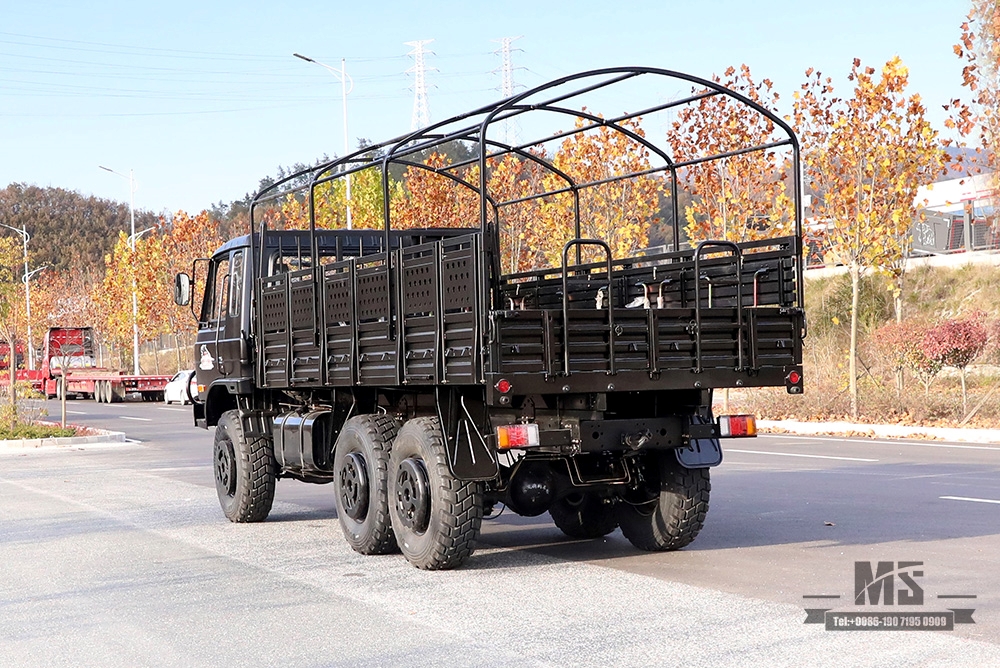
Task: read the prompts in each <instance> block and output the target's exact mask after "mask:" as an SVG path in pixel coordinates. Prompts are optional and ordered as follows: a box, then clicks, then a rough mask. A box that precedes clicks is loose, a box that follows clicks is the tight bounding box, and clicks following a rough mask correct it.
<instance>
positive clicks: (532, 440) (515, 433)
mask: <svg viewBox="0 0 1000 668" xmlns="http://www.w3.org/2000/svg"><path fill="white" fill-rule="evenodd" d="M538 444H539V441H538V425H537V424H508V425H503V426H501V427H497V448H499V449H500V450H509V449H511V448H530V447H532V446H535V445H538Z"/></svg>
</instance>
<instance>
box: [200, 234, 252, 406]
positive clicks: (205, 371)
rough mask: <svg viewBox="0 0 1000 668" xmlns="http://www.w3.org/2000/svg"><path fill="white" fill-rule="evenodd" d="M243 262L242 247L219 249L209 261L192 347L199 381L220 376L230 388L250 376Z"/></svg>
mask: <svg viewBox="0 0 1000 668" xmlns="http://www.w3.org/2000/svg"><path fill="white" fill-rule="evenodd" d="M246 266H247V249H246V248H235V249H233V250H230V251H227V252H224V253H220V254H218V255H216V256H215V257H214V258H212V261H211V263H210V264H209V268H208V275H207V276H206V283H205V297H204V301H203V303H202V312H201V317H200V318H199V325H198V342H197V346H196V349H195V367H196V368H197V372H198V382H199V384H200V385H205V386H206V387H209V386H211V385H212V383H214V382H216V381H218V380H219V379H224V380H225V381H227V385H230V384H232V387H230V390H231V391H234V390H236V389H237V386H236V384H237V383H238V381H241V380H247V379H249V378H250V375H251V368H250V359H249V357H250V356H249V346H248V344H247V336H248V332H249V330H250V328H249V322H248V312H249V294H248V291H247V290H246V289H245V288H246V280H247V276H246V273H247V272H246Z"/></svg>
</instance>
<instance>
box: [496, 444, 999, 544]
mask: <svg viewBox="0 0 1000 668" xmlns="http://www.w3.org/2000/svg"><path fill="white" fill-rule="evenodd" d="M713 474H714V475H713V480H712V499H711V504H710V509H709V512H708V517H707V520H706V522H705V528H704V529H703V530H702V532H701V534H700V535H699V536H698V538H697V539H695V541H694V542H693V543H692V544H691V545H689V546H687V547H686V548H684V552H704V551H710V550H729V549H739V548H751V547H761V546H779V545H794V544H802V545H804V546H806V547H809V546H816V547H828V546H831V545H844V546H848V545H853V546H863V545H876V544H880V543H890V542H894V541H907V542H933V541H943V540H949V539H956V538H970V537H979V536H992V535H997V534H1000V505H998V504H995V503H977V502H970V501H961V500H952V499H942V498H941V497H944V496H954V497H969V498H983V499H994V500H1000V467H994V466H982V465H978V466H977V465H960V464H937V463H935V464H917V463H900V464H864V465H856V466H855V465H847V466H837V467H832V468H822V469H808V470H806V469H803V470H779V471H774V470H768V471H765V470H759V469H752V470H751V469H742V470H741V469H734V468H730V469H725V468H721V469H717V470H715V471H713ZM481 542H482V543H483V544H484V545H486V546H494V547H503V548H505V549H511V550H531V551H540V552H542V553H544V554H546V555H548V556H552V557H556V558H560V559H569V560H603V559H616V558H622V557H635V556H636V554H637V552H638V551H637V550H636V549H635V548H633V547H632V546H631V545H630V544H629V543H628V541H626V540H625V538H624V537H623V536H622V534H621V532H620V531H617V530H616V531H615V532H614V533H612V534H610V535H609V536H607V537H604V538H599V539H595V540H576V539H572V538H568V537H566V536H564V535H563V534H562V533H561V532H560V531H559V530H558V529H557V528H556V527H555V526H554V525H553V524H552V522H551V519H550V517H549V516H548V514H544V515H541V516H539V517H535V518H522V517H517V516H515V515H505V516H501V517H500V518H499V519H498V520H496V522H495V523H494V524H491V523H490V522H484V532H483V536H482V540H481Z"/></svg>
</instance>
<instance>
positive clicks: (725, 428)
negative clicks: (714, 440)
mask: <svg viewBox="0 0 1000 668" xmlns="http://www.w3.org/2000/svg"><path fill="white" fill-rule="evenodd" d="M756 435H757V418H755V417H754V416H753V415H722V416H720V417H719V436H721V437H723V438H740V437H746V436H756Z"/></svg>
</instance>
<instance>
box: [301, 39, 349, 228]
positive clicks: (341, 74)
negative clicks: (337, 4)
mask: <svg viewBox="0 0 1000 668" xmlns="http://www.w3.org/2000/svg"><path fill="white" fill-rule="evenodd" d="M292 55H293V56H295V57H296V58H299V59H301V60H304V61H306V62H307V63H315V64H317V65H319V66H320V67H324V68H326V70H327V71H328V72H330V73H331V74H334V75H336V76H337V78H339V79H340V96H341V99H342V100H343V104H344V156H345V157H346V156H347V155H348V154H349V153H350V152H351V145H350V139H349V138H348V134H347V94H348V93H350V92H351V91H352V90H354V79H352V78H351V77H349V76H348V75H347V70H346V69H345V68H346V67H347V59H346V58H341V59H340V68H339V69H338V68H336V67H333V66H331V65H327V64H325V63H321V62H319V61H318V60H315V59H313V58H310V57H308V56H303V55H302V54H301V53H293V54H292ZM348 81H349V82H350V83H351V87H350V88H349V89H348V88H347V82H348ZM345 167H346V165H345ZM346 191H347V192H346V193H345V195H346V199H347V229H352V225H351V175H350V174H348V175H347V188H346Z"/></svg>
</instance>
